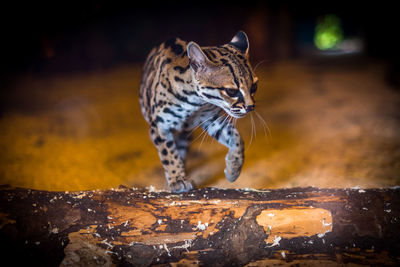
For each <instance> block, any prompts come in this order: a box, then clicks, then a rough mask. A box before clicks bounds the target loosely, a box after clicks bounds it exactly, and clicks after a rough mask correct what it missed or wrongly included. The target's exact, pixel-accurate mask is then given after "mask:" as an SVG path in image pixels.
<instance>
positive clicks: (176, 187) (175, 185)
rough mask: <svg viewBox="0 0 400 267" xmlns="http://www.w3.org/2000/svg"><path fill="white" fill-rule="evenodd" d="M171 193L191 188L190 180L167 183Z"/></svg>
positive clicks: (186, 190)
mask: <svg viewBox="0 0 400 267" xmlns="http://www.w3.org/2000/svg"><path fill="white" fill-rule="evenodd" d="M169 187H170V189H171V192H172V193H183V192H188V191H190V190H192V189H193V185H192V183H191V182H189V181H187V180H177V181H175V182H172V183H170V184H169Z"/></svg>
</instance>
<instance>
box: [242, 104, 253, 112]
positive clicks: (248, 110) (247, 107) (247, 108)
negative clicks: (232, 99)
mask: <svg viewBox="0 0 400 267" xmlns="http://www.w3.org/2000/svg"><path fill="white" fill-rule="evenodd" d="M255 106H256V105H247V106H245V107H244V108H245V109H246V111H247V112H250V111H253V110H254V108H255Z"/></svg>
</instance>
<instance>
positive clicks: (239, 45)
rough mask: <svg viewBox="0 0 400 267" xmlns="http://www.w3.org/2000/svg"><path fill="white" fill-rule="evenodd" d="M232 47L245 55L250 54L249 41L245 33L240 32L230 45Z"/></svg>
mask: <svg viewBox="0 0 400 267" xmlns="http://www.w3.org/2000/svg"><path fill="white" fill-rule="evenodd" d="M229 44H230V45H232V46H234V47H235V48H236V49H238V50H239V51H240V52H242V53H243V54H245V55H247V54H248V53H249V39H248V38H247V35H246V33H245V32H243V31H239V32H238V33H237V34H236V35H235V36H234V37H233V38H232V40H231V42H230V43H229Z"/></svg>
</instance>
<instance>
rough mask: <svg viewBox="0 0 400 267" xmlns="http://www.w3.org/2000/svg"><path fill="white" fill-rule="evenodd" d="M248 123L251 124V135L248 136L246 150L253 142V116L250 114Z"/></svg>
mask: <svg viewBox="0 0 400 267" xmlns="http://www.w3.org/2000/svg"><path fill="white" fill-rule="evenodd" d="M250 122H251V135H250V142H249V146H248V147H247V149H250V146H251V144H252V142H253V131H254V128H253V124H254V121H253V115H252V114H251V113H250Z"/></svg>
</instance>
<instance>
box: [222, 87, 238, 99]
mask: <svg viewBox="0 0 400 267" xmlns="http://www.w3.org/2000/svg"><path fill="white" fill-rule="evenodd" d="M225 92H226V93H227V94H228V96H230V97H235V96H237V95H238V93H239V90H238V89H233V88H226V89H225Z"/></svg>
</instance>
